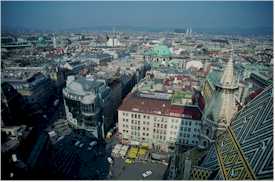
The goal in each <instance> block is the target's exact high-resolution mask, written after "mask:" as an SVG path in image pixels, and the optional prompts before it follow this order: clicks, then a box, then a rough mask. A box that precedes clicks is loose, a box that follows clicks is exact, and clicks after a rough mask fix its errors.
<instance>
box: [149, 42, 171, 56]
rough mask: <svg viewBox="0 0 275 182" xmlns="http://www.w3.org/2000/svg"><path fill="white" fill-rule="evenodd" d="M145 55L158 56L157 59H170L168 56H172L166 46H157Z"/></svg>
mask: <svg viewBox="0 0 275 182" xmlns="http://www.w3.org/2000/svg"><path fill="white" fill-rule="evenodd" d="M146 55H150V56H159V57H170V56H172V53H171V51H170V49H169V48H168V47H167V46H166V45H157V46H155V47H153V49H151V50H150V51H148V52H147V53H146Z"/></svg>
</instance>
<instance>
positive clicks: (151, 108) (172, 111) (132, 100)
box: [118, 93, 202, 120]
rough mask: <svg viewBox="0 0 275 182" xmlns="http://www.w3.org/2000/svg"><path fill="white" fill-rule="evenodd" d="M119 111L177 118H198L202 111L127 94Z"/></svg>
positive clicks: (165, 101)
mask: <svg viewBox="0 0 275 182" xmlns="http://www.w3.org/2000/svg"><path fill="white" fill-rule="evenodd" d="M118 110H120V111H130V112H138V113H146V114H154V115H162V116H171V117H178V118H182V117H185V118H192V119H194V120H200V119H201V116H202V113H201V112H200V110H199V108H197V107H186V106H176V105H171V104H170V101H167V100H160V99H149V98H143V97H137V96H135V95H134V94H132V93H131V94H129V95H128V96H127V97H126V98H125V99H124V100H123V103H122V104H121V105H120V107H119V108H118Z"/></svg>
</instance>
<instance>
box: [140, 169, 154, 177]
mask: <svg viewBox="0 0 275 182" xmlns="http://www.w3.org/2000/svg"><path fill="white" fill-rule="evenodd" d="M151 174H152V171H150V170H149V171H146V172H145V173H142V176H143V177H144V178H146V177H148V176H150V175H151Z"/></svg>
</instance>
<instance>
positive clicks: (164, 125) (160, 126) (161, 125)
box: [154, 123, 167, 129]
mask: <svg viewBox="0 0 275 182" xmlns="http://www.w3.org/2000/svg"><path fill="white" fill-rule="evenodd" d="M154 127H155V128H164V129H166V128H167V124H159V123H154Z"/></svg>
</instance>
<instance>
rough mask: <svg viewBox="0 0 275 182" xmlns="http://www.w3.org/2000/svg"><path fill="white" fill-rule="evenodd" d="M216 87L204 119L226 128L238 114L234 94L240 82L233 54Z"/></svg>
mask: <svg viewBox="0 0 275 182" xmlns="http://www.w3.org/2000/svg"><path fill="white" fill-rule="evenodd" d="M215 86H216V90H215V93H214V94H213V96H212V98H211V101H210V103H209V105H208V106H207V107H206V110H205V113H204V118H205V119H208V120H211V121H214V122H216V123H219V124H221V125H224V127H226V126H228V125H229V124H230V121H231V118H232V117H233V115H234V113H235V112H236V105H235V98H234V93H235V91H236V90H237V89H238V80H237V79H236V77H235V75H234V64H233V52H231V56H230V58H229V60H228V62H227V64H226V66H225V67H224V72H223V74H222V76H221V79H220V81H219V82H217V83H215ZM221 125H220V126H221Z"/></svg>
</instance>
